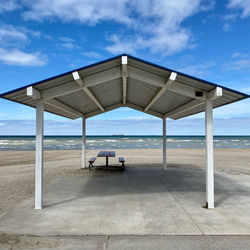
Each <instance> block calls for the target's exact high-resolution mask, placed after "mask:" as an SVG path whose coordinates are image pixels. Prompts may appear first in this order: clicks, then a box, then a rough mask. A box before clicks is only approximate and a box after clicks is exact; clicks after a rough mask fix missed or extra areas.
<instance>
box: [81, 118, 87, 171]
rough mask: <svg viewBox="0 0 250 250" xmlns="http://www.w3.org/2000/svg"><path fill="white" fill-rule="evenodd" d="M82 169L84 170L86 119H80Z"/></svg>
mask: <svg viewBox="0 0 250 250" xmlns="http://www.w3.org/2000/svg"><path fill="white" fill-rule="evenodd" d="M82 168H86V119H85V118H84V117H83V118H82Z"/></svg>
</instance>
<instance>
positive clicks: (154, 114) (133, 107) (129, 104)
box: [126, 103, 163, 118]
mask: <svg viewBox="0 0 250 250" xmlns="http://www.w3.org/2000/svg"><path fill="white" fill-rule="evenodd" d="M126 106H128V107H129V108H132V109H135V110H138V111H141V112H144V113H147V114H150V115H153V116H156V117H159V118H163V114H161V113H158V112H155V111H152V110H147V111H144V108H143V107H141V106H139V105H136V104H133V103H126Z"/></svg>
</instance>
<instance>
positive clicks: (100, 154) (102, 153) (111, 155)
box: [97, 151, 115, 157]
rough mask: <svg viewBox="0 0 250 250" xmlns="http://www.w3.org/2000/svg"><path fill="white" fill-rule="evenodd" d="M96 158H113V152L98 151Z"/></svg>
mask: <svg viewBox="0 0 250 250" xmlns="http://www.w3.org/2000/svg"><path fill="white" fill-rule="evenodd" d="M97 157H115V151H100V152H99V153H98V155H97Z"/></svg>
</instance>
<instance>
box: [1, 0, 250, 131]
mask: <svg viewBox="0 0 250 250" xmlns="http://www.w3.org/2000/svg"><path fill="white" fill-rule="evenodd" d="M249 44H250V0H223V1H213V0H210V1H206V0H180V1H175V0H169V1H162V0H137V1H131V0H120V1H115V0H102V1H100V0H99V1H98V0H67V1H66V0H36V1H29V0H9V1H6V0H0V74H1V79H0V93H3V92H6V91H9V90H12V89H16V88H18V87H21V86H24V85H27V84H30V83H33V82H36V81H39V80H42V79H46V78H48V77H51V76H55V75H57V74H60V73H63V72H66V71H69V70H73V69H75V68H78V67H82V66H85V65H88V64H91V63H95V62H98V61H101V60H104V59H107V58H110V57H113V56H115V55H118V54H121V53H128V54H130V55H133V56H136V57H139V58H141V59H144V60H147V61H150V62H153V63H156V64H159V65H162V66H165V67H168V68H172V69H174V70H176V71H181V72H183V73H187V74H189V75H192V76H196V77H199V78H202V79H205V80H208V81H211V82H215V83H217V84H220V85H222V86H226V87H229V88H233V89H236V90H238V91H242V92H244V93H247V94H250V46H249ZM34 119H35V110H34V109H32V108H29V107H26V106H24V105H20V104H16V103H13V102H10V101H7V100H2V99H1V100H0V135H14V134H15V135H17V134H22V135H23V134H34V133H35V126H34ZM45 120H46V121H45V133H46V134H65V135H67V134H69V135H70V134H80V133H81V121H80V120H76V121H71V120H68V119H66V118H62V117H60V116H56V115H53V114H49V113H46V114H45ZM214 121H215V127H214V133H215V134H218V135H222V134H229V135H230V134H232V135H236V134H239V135H240V134H241V135H243V134H244V135H250V100H249V99H247V100H243V101H240V102H237V103H234V104H230V105H227V106H225V107H221V108H218V109H215V110H214ZM161 132H162V122H161V120H160V119H158V118H154V117H152V116H149V115H147V114H144V113H141V112H138V111H135V110H132V109H129V108H119V109H117V110H114V111H111V112H107V113H105V114H101V115H99V116H96V117H93V118H90V119H88V120H87V134H90V135H91V134H94V135H96V134H143V135H146V134H161ZM167 133H168V134H171V135H175V134H176V135H181V134H183V135H186V134H190V135H192V134H195V135H197V134H204V113H202V114H197V115H194V116H191V117H189V118H184V119H180V120H178V121H173V120H169V119H167Z"/></svg>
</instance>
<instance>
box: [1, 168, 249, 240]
mask: <svg viewBox="0 0 250 250" xmlns="http://www.w3.org/2000/svg"><path fill="white" fill-rule="evenodd" d="M83 171H88V170H83ZM215 189H216V190H215V194H216V195H215V202H216V208H215V209H204V208H203V207H202V205H204V204H205V172H204V171H203V170H201V169H180V168H169V169H168V170H167V171H162V170H161V169H159V168H139V167H137V168H135V167H133V168H132V167H131V168H127V169H126V171H124V172H116V173H112V172H110V171H108V172H107V173H105V174H104V175H102V176H91V177H81V178H80V177H79V178H75V177H74V178H73V177H72V178H59V179H56V180H55V181H54V182H52V183H50V184H49V185H47V186H46V188H45V194H44V203H45V207H44V209H42V210H35V209H33V207H34V198H33V197H31V198H29V199H27V200H25V201H23V202H22V203H21V204H20V205H18V206H17V207H15V208H13V209H11V210H9V211H8V212H6V213H4V214H3V215H2V216H1V217H0V231H1V232H5V233H9V234H29V235H37V236H55V235H157V236H159V235H250V176H247V175H231V174H226V173H220V172H216V174H215Z"/></svg>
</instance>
